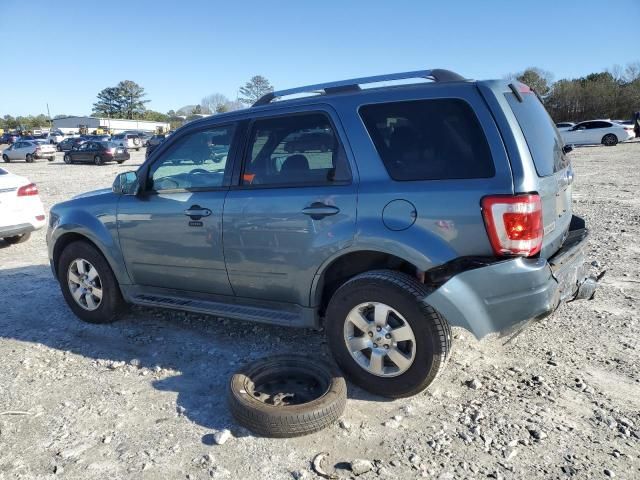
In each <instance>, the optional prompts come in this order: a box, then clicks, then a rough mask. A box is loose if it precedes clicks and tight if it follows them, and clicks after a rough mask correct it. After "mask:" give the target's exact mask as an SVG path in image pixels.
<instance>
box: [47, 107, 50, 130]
mask: <svg viewBox="0 0 640 480" xmlns="http://www.w3.org/2000/svg"><path fill="white" fill-rule="evenodd" d="M47 117H49V130H51V112H49V102H47Z"/></svg>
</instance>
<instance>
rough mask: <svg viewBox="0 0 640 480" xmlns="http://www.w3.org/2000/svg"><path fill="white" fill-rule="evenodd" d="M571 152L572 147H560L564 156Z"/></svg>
mask: <svg viewBox="0 0 640 480" xmlns="http://www.w3.org/2000/svg"><path fill="white" fill-rule="evenodd" d="M572 150H573V145H565V146H564V147H562V153H564V154H565V155H566V154H567V153H569V152H570V151H572Z"/></svg>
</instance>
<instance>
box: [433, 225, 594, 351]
mask: <svg viewBox="0 0 640 480" xmlns="http://www.w3.org/2000/svg"><path fill="white" fill-rule="evenodd" d="M586 238H587V230H586V228H585V227H584V221H583V220H582V219H581V218H579V217H576V216H574V217H573V219H572V221H571V227H570V230H569V235H568V237H567V239H566V240H565V242H564V244H563V246H562V248H560V250H558V252H556V253H555V255H554V256H553V257H551V258H550V259H549V260H548V261H547V260H545V259H543V258H514V259H510V260H505V261H500V262H497V263H492V264H489V265H486V266H484V267H480V268H476V269H473V270H467V271H465V272H462V273H459V274H457V275H455V276H454V277H452V278H451V279H449V280H448V281H447V282H445V283H444V284H443V285H442V286H440V287H439V288H438V289H436V290H435V291H434V292H432V293H431V294H429V295H428V296H427V297H425V302H426V303H428V304H429V305H431V306H432V307H434V308H435V309H436V310H438V311H439V312H440V313H441V314H442V315H443V316H444V317H445V318H446V319H447V321H448V322H449V324H450V325H452V326H458V327H463V328H465V329H467V330H469V331H470V332H472V333H473V334H474V335H475V336H476V337H477V338H478V339H480V338H483V337H485V336H486V335H489V334H491V333H502V334H504V333H508V332H510V331H512V330H513V328H514V327H515V326H517V325H518V324H520V323H522V322H524V321H527V320H532V319H540V318H544V317H546V316H548V315H550V314H551V313H553V312H554V311H555V309H556V308H557V307H558V305H559V304H560V302H562V301H572V300H577V299H579V298H591V297H592V296H593V294H594V293H595V288H596V282H595V279H592V278H588V276H587V268H586V267H585V264H584V249H585V246H586Z"/></svg>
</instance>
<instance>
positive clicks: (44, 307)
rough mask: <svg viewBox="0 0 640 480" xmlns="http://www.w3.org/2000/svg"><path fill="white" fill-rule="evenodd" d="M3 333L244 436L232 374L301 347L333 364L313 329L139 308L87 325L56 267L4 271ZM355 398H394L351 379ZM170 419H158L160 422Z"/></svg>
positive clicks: (0, 277)
mask: <svg viewBox="0 0 640 480" xmlns="http://www.w3.org/2000/svg"><path fill="white" fill-rule="evenodd" d="M3 338H6V339H14V340H18V341H21V342H29V343H34V344H42V345H46V346H48V347H50V348H54V349H58V350H61V351H69V352H71V353H74V354H78V355H82V356H83V357H86V358H90V359H94V360H95V362H94V364H93V366H89V365H87V366H86V368H88V369H91V368H95V371H96V374H98V373H106V372H109V371H118V370H126V371H127V372H129V374H130V375H131V374H134V375H135V374H136V373H138V374H139V375H140V376H139V381H140V384H141V385H142V384H151V385H152V386H153V387H154V388H156V389H158V390H160V391H166V392H177V394H178V397H177V405H176V411H177V414H178V415H184V416H186V417H187V418H188V419H189V420H191V421H193V422H195V423H197V424H198V425H200V426H202V427H205V428H209V429H216V430H218V429H222V428H229V429H231V430H232V431H233V432H234V434H235V435H236V436H245V435H250V433H249V432H247V431H246V430H244V429H239V428H237V425H236V424H235V422H234V421H233V419H232V418H231V416H230V413H229V411H228V409H227V405H226V398H225V397H226V387H227V383H228V381H229V379H230V377H231V375H232V374H233V372H235V371H236V370H237V369H238V368H239V367H240V366H241V365H242V364H243V363H245V362H248V361H251V360H254V359H256V358H260V357H264V356H269V355H271V354H275V353H299V352H300V351H301V350H304V351H306V352H309V354H310V355H313V354H317V355H318V356H319V357H320V358H322V359H324V360H325V361H331V357H330V354H329V351H328V348H327V345H326V340H325V337H324V335H323V334H322V333H321V332H316V331H313V330H301V329H293V328H284V327H278V326H270V325H259V324H255V323H250V322H242V321H235V320H222V319H217V318H215V317H208V316H204V315H196V314H186V313H183V312H177V311H171V310H160V309H147V308H138V307H134V308H132V309H131V311H130V312H129V313H127V314H126V315H125V316H124V317H123V318H122V319H121V320H120V321H118V322H115V323H112V324H106V325H93V324H87V323H83V322H81V321H80V320H79V319H78V318H77V317H75V315H73V313H72V312H71V311H70V310H69V308H68V307H67V305H66V303H65V302H64V299H63V297H62V294H61V293H60V289H59V286H58V283H57V282H56V281H55V280H54V278H53V275H52V273H51V270H50V268H49V266H48V265H36V266H29V267H24V268H13V269H4V270H2V269H0V339H3ZM167 370H170V371H169V372H167ZM150 379H153V380H151V381H150ZM141 393H142V392H141ZM349 398H350V399H356V400H361V401H375V402H380V401H387V400H388V399H385V398H382V397H377V396H375V395H371V394H369V393H367V392H365V391H364V390H361V389H359V388H357V387H355V386H353V385H351V384H349ZM35 401H37V399H36V400H35ZM167 420H170V419H167V418H158V419H156V423H158V424H162V422H164V421H167ZM211 441H212V437H211V435H208V434H207V435H205V436H204V437H203V438H202V442H203V443H205V444H209V442H211Z"/></svg>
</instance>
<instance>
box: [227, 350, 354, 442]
mask: <svg viewBox="0 0 640 480" xmlns="http://www.w3.org/2000/svg"><path fill="white" fill-rule="evenodd" d="M227 399H228V402H229V408H230V409H231V413H232V414H233V416H234V417H235V419H236V420H237V421H238V422H240V423H241V424H242V425H243V426H245V427H247V428H248V429H249V430H252V431H253V432H255V433H257V434H259V435H262V436H265V437H280V438H284V437H298V436H301V435H307V434H309V433H313V432H317V431H319V430H322V429H323V428H325V427H328V426H329V425H331V424H332V423H334V422H335V421H336V420H337V419H338V418H340V415H342V412H343V411H344V407H345V405H346V402H347V384H346V382H345V380H344V378H343V377H342V376H341V375H340V374H339V373H337V370H336V369H335V368H333V367H331V366H330V365H328V364H326V363H324V362H322V361H319V360H316V359H310V358H308V357H305V356H303V355H295V354H291V355H274V356H272V357H269V358H265V359H261V360H257V361H255V362H252V363H250V364H248V365H246V366H244V367H243V368H242V369H241V370H239V371H238V372H236V373H235V374H234V375H233V377H232V378H231V381H230V383H229V391H228V395H227Z"/></svg>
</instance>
